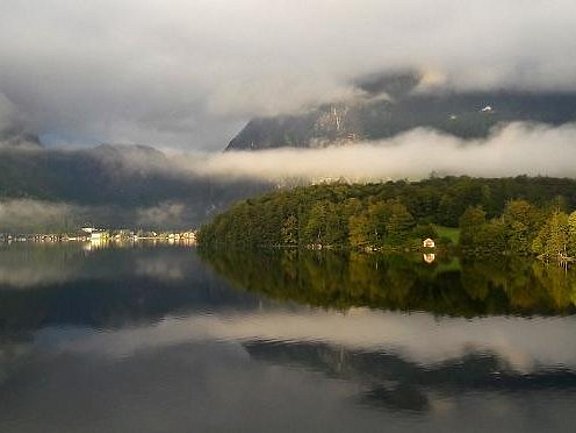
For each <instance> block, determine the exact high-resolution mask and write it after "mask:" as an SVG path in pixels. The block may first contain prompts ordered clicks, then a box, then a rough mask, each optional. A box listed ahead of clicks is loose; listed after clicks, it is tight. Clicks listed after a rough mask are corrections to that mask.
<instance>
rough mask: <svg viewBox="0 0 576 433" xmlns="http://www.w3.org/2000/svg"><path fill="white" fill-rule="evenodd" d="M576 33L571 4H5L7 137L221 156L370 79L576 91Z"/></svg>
mask: <svg viewBox="0 0 576 433" xmlns="http://www.w3.org/2000/svg"><path fill="white" fill-rule="evenodd" d="M574 28H576V3H574V1H572V0H546V1H543V0H485V1H482V2H480V1H474V2H462V1H458V0H435V1H430V0H307V1H303V0H195V1H185V0H170V1H166V0H148V1H141V0H99V1H87V0H84V1H79V0H42V1H37V0H36V1H33V0H0V128H3V127H6V125H12V124H17V125H19V126H21V127H23V128H26V129H27V130H30V131H34V132H35V133H37V134H39V135H40V136H41V137H42V138H43V139H44V141H45V142H48V143H50V144H53V145H60V146H83V145H84V146H87V145H94V144H96V143H100V142H111V143H140V144H148V145H153V146H156V147H159V148H173V149H183V150H187V151H209V152H210V151H220V150H222V149H223V148H224V147H226V145H227V143H228V141H229V140H230V139H231V138H232V137H233V136H234V135H235V134H236V133H237V132H238V131H239V130H240V129H241V128H242V127H243V125H244V124H245V123H246V122H247V121H248V120H249V119H250V118H252V117H254V116H267V115H275V114H279V113H293V112H298V111H300V110H303V109H306V108H307V107H310V106H313V105H315V104H318V103H322V102H329V101H336V100H341V99H346V98H350V97H353V96H355V95H357V94H358V93H359V92H360V89H358V87H356V86H355V85H354V84H353V83H354V82H357V80H358V78H359V77H362V76H364V75H367V74H373V73H381V72H390V71H398V70H405V69H410V70H416V71H418V72H420V73H422V74H423V76H424V84H423V85H424V87H429V88H437V87H441V88H451V89H497V88H502V87H506V88H515V89H522V90H531V91H540V90H559V91H565V90H572V91H573V90H576V80H574V77H575V76H576V56H573V55H572V53H574V52H576V38H575V37H574V30H573V29H574ZM424 90H426V89H424Z"/></svg>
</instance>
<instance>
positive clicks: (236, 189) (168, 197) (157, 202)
mask: <svg viewBox="0 0 576 433" xmlns="http://www.w3.org/2000/svg"><path fill="white" fill-rule="evenodd" d="M263 189H264V186H263V185H262V184H261V183H257V182H248V181H246V182H228V181H225V180H221V179H212V178H207V177H199V176H194V175H192V174H190V173H185V172H183V171H181V170H177V169H175V167H173V161H172V160H170V159H169V158H167V157H166V156H165V155H164V154H163V153H162V152H160V151H158V150H156V149H154V148H151V147H146V146H112V145H101V146H98V147H96V148H92V149H85V150H74V151H61V150H47V149H42V148H39V149H31V148H29V147H26V148H0V201H3V200H10V199H32V200H45V201H49V202H58V203H67V204H71V205H74V206H77V207H78V206H80V207H88V208H89V209H100V210H101V215H102V218H100V219H99V221H103V222H106V224H127V225H130V223H132V224H133V223H135V221H130V220H129V219H130V218H132V216H133V215H134V212H135V211H138V210H141V209H146V208H154V207H156V206H161V205H164V204H166V203H177V204H182V206H184V207H185V210H183V211H182V212H180V213H181V215H180V216H181V218H180V219H179V220H178V221H176V218H168V219H166V222H165V225H167V226H171V225H178V224H184V223H185V224H189V225H195V224H198V223H200V222H202V221H204V220H205V219H206V218H207V217H208V215H210V214H211V213H212V212H213V211H216V210H221V209H223V208H225V207H226V206H227V205H228V204H229V203H231V202H233V201H235V200H238V199H240V198H244V197H247V196H250V195H254V194H257V193H258V192H260V191H262V190H263ZM111 209H113V210H111ZM152 217H154V214H152ZM94 220H97V219H96V218H95V219H94ZM94 220H93V221H94ZM0 225H1V224H0ZM0 232H2V227H0Z"/></svg>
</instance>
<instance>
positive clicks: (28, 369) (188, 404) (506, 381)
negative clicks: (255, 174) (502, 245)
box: [0, 245, 576, 433]
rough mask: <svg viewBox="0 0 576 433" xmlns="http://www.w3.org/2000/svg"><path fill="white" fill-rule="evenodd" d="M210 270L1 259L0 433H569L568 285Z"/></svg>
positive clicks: (130, 255) (507, 268)
mask: <svg viewBox="0 0 576 433" xmlns="http://www.w3.org/2000/svg"><path fill="white" fill-rule="evenodd" d="M204 257H205V258H204V259H205V261H204V262H203V261H202V260H201V259H200V258H199V256H198V254H197V252H196V250H195V249H192V248H183V247H169V246H160V247H138V248H122V249H119V248H108V249H96V250H88V249H83V248H82V246H80V245H67V246H63V245H59V246H58V245H57V246H27V245H11V246H6V245H0V432H2V433H10V432H15V433H20V432H42V433H51V432H58V433H67V432H106V433H113V432H123V433H124V432H138V433H148V432H173V433H178V432H382V431H385V432H459V433H461V432H574V431H576V411H575V410H574V407H576V316H574V315H573V312H574V310H575V309H574V304H575V303H576V281H575V278H576V277H574V276H572V274H571V273H568V274H565V273H564V272H563V271H562V270H559V269H556V268H545V267H542V266H540V265H538V264H533V263H530V262H522V261H518V262H515V263H502V262H500V263H498V264H496V265H487V264H482V263H471V264H459V263H458V262H457V261H446V262H442V261H438V260H436V261H435V262H434V263H433V264H431V265H428V264H425V263H424V262H423V261H422V260H421V259H420V258H402V257H393V258H382V257H372V256H355V255H353V256H351V257H345V258H343V257H338V256H336V255H321V254H307V255H298V254H296V253H294V252H289V253H286V254H280V255H270V256H266V257H254V256H250V255H246V254H229V255H205V256H204ZM208 263H209V264H208ZM574 272H575V273H576V271H574Z"/></svg>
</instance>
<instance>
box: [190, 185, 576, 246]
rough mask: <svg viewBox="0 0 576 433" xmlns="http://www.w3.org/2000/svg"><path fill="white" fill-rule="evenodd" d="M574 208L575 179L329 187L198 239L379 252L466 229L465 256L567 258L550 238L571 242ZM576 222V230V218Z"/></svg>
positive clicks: (282, 195) (278, 200) (253, 206)
mask: <svg viewBox="0 0 576 433" xmlns="http://www.w3.org/2000/svg"><path fill="white" fill-rule="evenodd" d="M574 208H576V181H575V180H572V179H557V178H547V177H536V178H529V177H524V176H523V177H516V178H499V179H477V178H470V177H446V178H431V179H426V180H423V181H419V182H406V181H399V182H387V183H380V184H366V185H360V184H353V185H349V184H341V183H337V184H322V185H314V186H309V187H298V188H294V189H292V190H282V191H277V192H274V193H270V194H267V195H264V196H261V197H258V198H254V199H250V200H246V201H242V202H239V203H237V204H236V205H235V206H233V207H232V208H231V209H230V210H229V211H228V212H226V213H223V214H220V215H218V216H217V217H216V218H215V219H214V220H213V221H212V223H210V224H208V225H205V226H204V227H203V228H202V229H201V231H200V233H199V239H200V243H201V244H202V245H204V246H209V247H210V246H215V247H217V246H220V245H222V246H223V245H225V246H227V247H239V248H252V247H258V246H299V247H312V248H327V247H328V248H359V249H371V250H379V249H387V248H398V247H402V248H405V247H410V246H418V245H420V243H421V241H422V239H424V238H426V237H435V238H437V239H439V238H440V236H439V235H438V233H437V227H438V226H448V227H460V228H461V240H460V244H461V247H462V250H463V251H464V252H465V253H466V252H468V253H473V254H479V253H494V252H497V253H501V252H511V253H517V254H532V253H536V254H545V255H549V256H555V255H558V254H564V255H566V254H565V253H567V248H568V247H567V245H568V244H566V242H567V239H568V238H566V239H564V238H558V239H559V240H557V241H555V243H556V244H558V245H560V244H562V246H561V249H563V250H562V251H563V252H560V250H558V248H560V247H557V246H549V248H548V249H546V248H547V247H546V245H547V244H548V239H549V237H550V236H548V235H547V233H548V232H554V231H555V230H557V227H560V229H558V230H561V231H562V233H565V234H566V236H568V232H569V228H568V221H569V217H568V214H567V213H566V212H568V211H570V210H573V209H574ZM572 220H574V221H575V223H576V216H574V217H572V218H570V221H572ZM564 222H565V224H564V225H562V224H563V223H564ZM546 230H548V232H546ZM574 233H575V235H576V226H575V230H574ZM558 236H560V235H558ZM538 239H539V241H538V242H540V244H538V242H535V240H538ZM440 240H441V239H440ZM575 240H576V238H575ZM446 241H447V240H446ZM564 241H566V242H564ZM563 242H564V243H563ZM574 247H575V248H576V242H575V245H574Z"/></svg>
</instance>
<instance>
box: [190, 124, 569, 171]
mask: <svg viewBox="0 0 576 433" xmlns="http://www.w3.org/2000/svg"><path fill="white" fill-rule="evenodd" d="M574 161H576V124H566V125H564V126H560V127H550V126H545V125H541V124H528V123H512V124H509V125H506V126H501V127H499V128H496V129H494V131H493V132H492V133H491V134H490V136H489V137H488V138H485V139H475V140H465V139H460V138H457V137H454V136H451V135H446V134H443V133H440V132H437V131H434V130H430V129H421V128H419V129H415V130H412V131H410V132H407V133H405V134H401V135H399V136H396V137H394V138H391V139H388V140H382V141H376V142H364V143H359V144H356V145H348V146H340V147H328V148H323V149H295V148H283V149H276V150H264V151H257V152H227V153H223V154H218V155H211V156H208V157H205V158H204V159H201V160H200V162H196V163H195V164H194V166H193V168H192V170H193V171H195V172H197V173H200V174H204V175H210V176H222V177H239V178H256V179H261V180H268V181H282V180H288V179H302V180H308V181H309V180H312V181H321V180H338V179H340V178H344V179H345V180H348V181H367V180H375V181H377V180H387V179H405V178H409V179H419V178H424V177H427V176H429V175H430V174H433V173H435V174H438V175H471V176H481V177H503V176H515V175H524V174H526V175H532V176H540V175H542V176H556V177H574V176H576V166H575V165H574Z"/></svg>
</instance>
